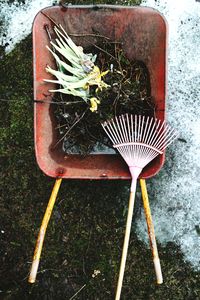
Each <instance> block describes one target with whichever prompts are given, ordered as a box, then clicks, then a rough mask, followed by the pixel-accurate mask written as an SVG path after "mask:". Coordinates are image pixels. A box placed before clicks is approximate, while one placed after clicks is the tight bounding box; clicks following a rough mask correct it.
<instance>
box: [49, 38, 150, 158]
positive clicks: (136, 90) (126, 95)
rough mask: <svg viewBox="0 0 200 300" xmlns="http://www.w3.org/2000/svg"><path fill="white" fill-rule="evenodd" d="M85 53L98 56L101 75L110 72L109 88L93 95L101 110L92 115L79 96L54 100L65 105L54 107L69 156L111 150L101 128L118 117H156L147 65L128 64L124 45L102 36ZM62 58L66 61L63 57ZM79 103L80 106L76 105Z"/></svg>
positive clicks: (107, 76) (67, 96) (60, 141)
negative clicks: (103, 147) (99, 149)
mask: <svg viewBox="0 0 200 300" xmlns="http://www.w3.org/2000/svg"><path fill="white" fill-rule="evenodd" d="M96 39H97V43H96V44H95V45H94V46H93V47H91V48H88V49H85V53H90V52H91V53H93V54H97V61H96V62H95V64H96V65H97V66H98V67H99V68H100V70H101V71H102V72H104V71H107V70H109V72H108V73H107V74H106V75H105V76H104V78H103V80H104V82H106V83H107V84H108V85H109V87H108V88H104V89H103V90H102V91H99V92H98V93H95V89H96V87H92V89H91V94H93V95H94V96H96V97H97V98H98V99H99V100H100V104H99V105H98V110H97V111H96V112H91V111H90V109H89V106H90V104H89V105H88V104H87V103H85V102H84V101H82V102H78V100H81V99H80V98H78V97H73V96H69V95H63V94H61V95H60V97H59V96H57V95H56V96H55V97H56V98H55V99H54V101H57V102H58V103H59V102H60V101H61V102H63V101H64V102H66V104H63V105H60V104H59V105H57V107H55V115H56V117H57V120H58V126H57V129H58V130H59V133H60V138H59V140H58V143H63V149H64V150H65V152H66V153H74V152H75V153H79V154H82V155H86V154H88V153H90V152H91V151H94V147H95V146H96V145H97V143H100V144H101V145H102V144H103V145H105V146H108V147H112V145H111V143H110V142H109V140H108V138H107V137H106V135H105V133H104V132H103V129H102V127H101V125H100V123H101V122H102V121H105V120H108V119H111V118H113V117H115V116H118V115H121V114H124V113H132V114H142V115H149V116H154V109H155V108H154V102H153V100H152V98H151V88H150V78H149V73H148V70H147V68H146V66H145V65H144V64H143V63H142V62H139V61H129V60H128V59H127V57H126V56H125V54H124V50H123V45H121V44H120V43H118V42H113V41H110V40H109V39H105V38H103V39H102V37H101V38H98V35H97V37H96ZM62 59H63V58H62ZM77 102H78V103H77Z"/></svg>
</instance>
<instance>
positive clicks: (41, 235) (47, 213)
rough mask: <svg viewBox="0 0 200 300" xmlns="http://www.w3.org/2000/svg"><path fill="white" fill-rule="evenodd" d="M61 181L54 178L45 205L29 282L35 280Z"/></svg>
mask: <svg viewBox="0 0 200 300" xmlns="http://www.w3.org/2000/svg"><path fill="white" fill-rule="evenodd" d="M61 182H62V179H61V178H59V179H56V182H55V184H54V187H53V190H52V193H51V196H50V199H49V203H48V205H47V208H46V211H45V214H44V217H43V220H42V224H41V227H40V231H39V234H38V238H37V242H36V246H35V251H34V255H33V262H32V266H31V270H30V275H29V279H28V282H29V283H34V282H35V280H36V276H37V270H38V266H39V262H40V255H41V252H42V246H43V242H44V237H45V233H46V229H47V225H48V223H49V220H50V217H51V213H52V210H53V207H54V204H55V201H56V197H57V194H58V191H59V188H60V184H61Z"/></svg>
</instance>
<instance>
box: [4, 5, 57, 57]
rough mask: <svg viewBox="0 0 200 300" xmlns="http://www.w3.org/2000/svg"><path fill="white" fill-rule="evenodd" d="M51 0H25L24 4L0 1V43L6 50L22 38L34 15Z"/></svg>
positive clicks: (27, 30) (28, 31)
mask: <svg viewBox="0 0 200 300" xmlns="http://www.w3.org/2000/svg"><path fill="white" fill-rule="evenodd" d="M53 2H55V1H53V0H32V1H28V0H25V1H24V4H23V3H21V4H20V3H19V2H18V1H14V2H13V3H9V2H8V1H3V2H0V12H1V14H0V45H1V46H5V50H6V52H9V51H11V50H12V49H13V48H14V47H15V45H16V44H17V43H18V42H20V41H21V40H22V39H24V38H25V37H26V36H27V35H28V34H29V33H30V32H31V28H32V23H33V19H34V17H35V15H36V14H37V13H38V12H39V11H40V10H41V9H42V8H44V7H47V6H50V5H52V4H53Z"/></svg>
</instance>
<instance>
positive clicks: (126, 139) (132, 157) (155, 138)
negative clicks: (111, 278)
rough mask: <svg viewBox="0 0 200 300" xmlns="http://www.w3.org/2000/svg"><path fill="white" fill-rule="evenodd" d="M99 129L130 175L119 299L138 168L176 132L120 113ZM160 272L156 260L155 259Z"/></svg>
mask: <svg viewBox="0 0 200 300" xmlns="http://www.w3.org/2000/svg"><path fill="white" fill-rule="evenodd" d="M102 127H103V129H104V130H105V132H106V133H107V135H108V137H109V138H110V139H111V141H112V142H113V147H114V148H116V149H117V150H118V151H119V153H120V154H121V156H122V157H123V159H124V160H125V161H126V163H127V165H128V166H129V169H130V173H131V176H132V183H131V190H130V198H129V208H128V216H127V222H126V231H125V238H124V246H123V251H122V258H121V265H120V272H119V278H118V284H117V292H116V297H115V300H119V299H120V295H121V289H122V283H123V276H124V270H125V264H126V257H127V251H128V243H129V238H130V231H131V223H132V217H133V208H134V200H135V190H136V184H137V178H138V176H139V174H140V172H141V171H142V169H143V168H144V167H145V166H146V165H147V164H148V163H150V161H152V160H153V159H154V158H155V157H156V156H157V155H159V154H162V153H163V151H164V149H165V148H166V147H167V146H168V145H169V144H171V143H172V142H173V140H174V139H175V138H176V137H177V133H176V132H175V131H174V130H173V129H171V128H170V126H169V125H167V124H166V123H165V121H164V122H161V121H160V120H157V119H155V118H150V117H146V116H141V115H129V114H125V115H121V116H119V117H115V118H114V119H112V120H110V121H106V122H104V123H103V124H102ZM155 264H156V269H157V270H159V271H158V273H159V274H160V279H161V281H162V274H161V269H160V265H159V264H158V261H155Z"/></svg>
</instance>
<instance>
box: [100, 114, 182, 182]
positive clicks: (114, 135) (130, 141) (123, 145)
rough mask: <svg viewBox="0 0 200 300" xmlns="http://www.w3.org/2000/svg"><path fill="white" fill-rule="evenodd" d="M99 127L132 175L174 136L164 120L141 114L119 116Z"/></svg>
mask: <svg viewBox="0 0 200 300" xmlns="http://www.w3.org/2000/svg"><path fill="white" fill-rule="evenodd" d="M102 127H103V129H104V130H105V132H106V133H107V135H108V137H109V138H110V139H111V141H112V143H113V147H114V148H116V149H117V150H118V151H119V153H120V154H121V156H122V157H123V159H124V160H125V161H126V163H127V165H128V166H129V169H130V172H131V175H132V177H133V178H137V177H138V176H139V174H140V172H141V171H142V169H143V168H144V167H145V166H146V165H147V164H148V163H149V162H150V161H152V160H153V159H154V158H155V157H156V156H157V155H159V154H162V153H163V151H164V149H165V148H166V147H167V146H168V145H169V144H171V143H172V142H173V140H174V139H175V138H176V136H177V133H176V132H175V130H173V129H171V128H170V126H169V125H167V124H166V123H165V121H164V122H161V121H160V120H158V119H155V118H151V117H146V116H141V115H129V114H125V115H121V116H119V117H115V118H114V119H112V120H110V121H106V122H104V123H103V124H102Z"/></svg>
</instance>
